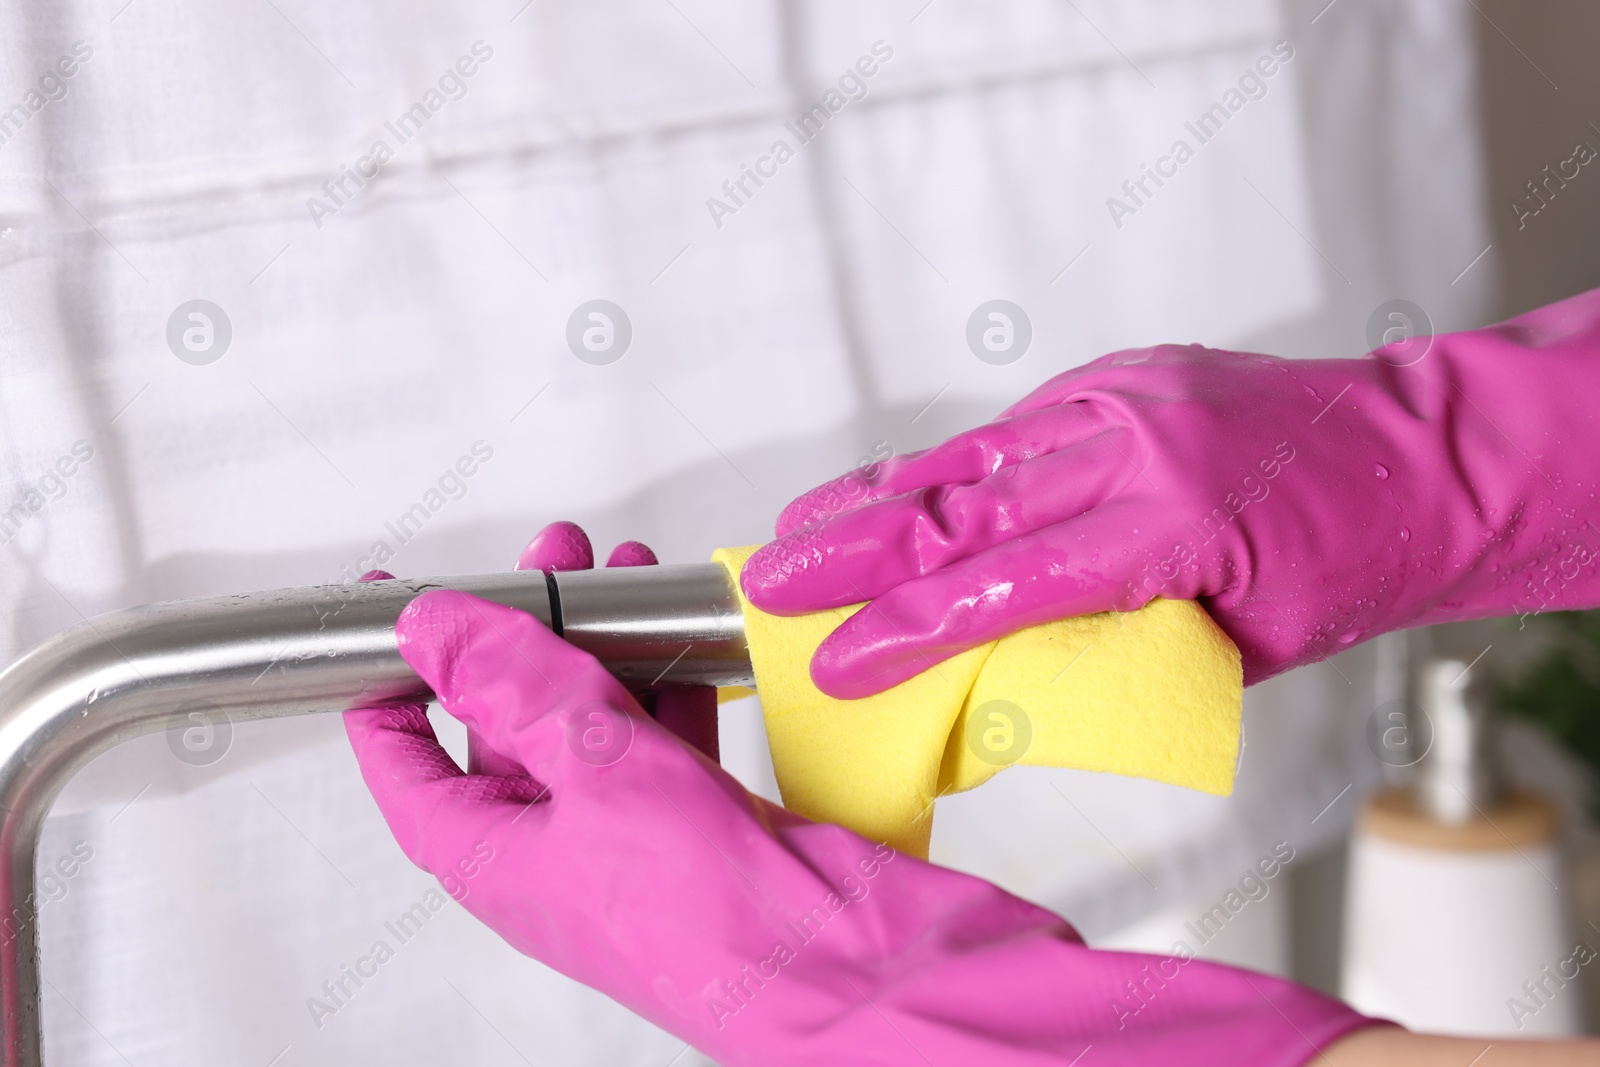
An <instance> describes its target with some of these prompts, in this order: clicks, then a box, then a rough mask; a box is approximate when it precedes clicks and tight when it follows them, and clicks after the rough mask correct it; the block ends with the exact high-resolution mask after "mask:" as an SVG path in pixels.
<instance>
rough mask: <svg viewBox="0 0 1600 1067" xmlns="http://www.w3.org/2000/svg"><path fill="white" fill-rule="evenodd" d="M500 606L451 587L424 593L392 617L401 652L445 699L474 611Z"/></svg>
mask: <svg viewBox="0 0 1600 1067" xmlns="http://www.w3.org/2000/svg"><path fill="white" fill-rule="evenodd" d="M499 607H500V605H497V604H490V603H489V602H488V601H486V600H479V598H477V597H474V596H471V595H469V594H467V593H462V592H458V591H456V590H454V589H436V590H433V591H432V592H428V593H423V594H422V595H421V596H419V597H417V598H416V599H415V600H413V601H412V602H411V603H409V604H407V605H406V607H405V610H404V611H402V612H401V613H400V617H399V618H398V619H396V620H395V624H394V633H395V640H396V642H397V643H398V644H399V646H400V655H401V657H402V658H404V659H405V661H406V662H407V663H408V664H410V665H411V669H412V670H414V671H416V672H417V674H419V675H421V676H422V680H423V681H424V682H427V683H428V685H429V687H431V688H432V689H433V691H434V692H435V693H437V694H438V695H439V697H440V698H441V699H445V698H446V696H447V694H449V693H453V692H454V691H455V683H454V678H455V668H456V665H457V663H458V662H459V661H460V658H461V654H462V652H463V651H465V649H466V647H467V642H468V638H469V636H470V630H471V622H472V618H473V617H474V613H475V612H478V611H481V610H483V609H484V608H499ZM501 610H502V611H504V610H509V609H505V608H501Z"/></svg>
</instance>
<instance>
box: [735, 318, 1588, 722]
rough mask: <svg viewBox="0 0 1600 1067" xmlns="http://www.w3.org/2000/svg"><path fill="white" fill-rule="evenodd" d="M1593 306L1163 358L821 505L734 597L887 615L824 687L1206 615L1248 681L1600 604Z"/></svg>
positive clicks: (858, 476) (848, 487) (1175, 350)
mask: <svg viewBox="0 0 1600 1067" xmlns="http://www.w3.org/2000/svg"><path fill="white" fill-rule="evenodd" d="M1597 390H1600V290H1597V291H1595V292H1590V293H1585V294H1583V295H1581V296H1577V297H1573V298H1571V299H1569V300H1566V301H1563V302H1561V303H1559V304H1554V305H1551V306H1550V307H1546V308H1543V309H1541V310H1539V311H1535V312H1532V313H1530V314H1527V315H1524V316H1522V317H1521V318H1518V319H1513V320H1511V321H1510V322H1507V323H1504V324H1502V325H1499V326H1495V327H1491V328H1489V329H1484V330H1477V331H1473V332H1470V333H1458V334H1451V335H1442V336H1438V337H1435V338H1433V339H1432V343H1431V346H1429V345H1428V344H1427V342H1425V341H1421V340H1413V341H1411V342H1409V343H1406V344H1401V345H1396V346H1392V347H1386V348H1382V349H1379V350H1378V351H1376V352H1374V353H1371V354H1370V355H1368V357H1367V358H1365V359H1359V360H1356V359H1330V360H1309V361H1300V360H1282V359H1275V358H1272V357H1269V356H1261V355H1251V354H1246V353H1235V352H1218V351H1214V350H1211V349H1206V348H1201V347H1199V346H1198V345H1194V346H1189V347H1180V346H1176V345H1163V346H1160V347H1157V348H1151V349H1137V350H1130V351H1125V352H1117V353H1113V354H1112V355H1109V356H1106V357H1104V358H1102V359H1099V360H1096V361H1095V362H1093V363H1090V364H1088V365H1087V366H1085V367H1082V368H1079V369H1077V370H1072V371H1068V372H1067V373H1065V374H1061V375H1058V376H1057V377H1055V378H1053V379H1051V380H1050V381H1049V382H1046V383H1045V384H1044V385H1043V386H1042V387H1040V388H1039V389H1037V390H1036V391H1035V392H1033V393H1032V394H1030V395H1029V396H1027V397H1026V398H1024V399H1023V400H1022V402H1021V403H1019V404H1016V405H1015V406H1013V407H1011V408H1010V409H1008V410H1007V411H1006V412H1005V413H1004V414H1003V415H1002V416H1001V417H1000V418H999V419H998V420H997V421H995V422H993V423H990V424H989V425H987V426H981V427H979V428H977V429H975V430H971V431H968V432H966V433H963V434H960V435H958V436H956V437H954V438H952V439H950V440H949V441H946V442H945V443H944V444H942V445H939V446H937V447H936V448H933V449H930V450H928V451H926V452H921V453H914V454H910V455H906V456H903V457H897V458H895V459H891V460H889V461H887V462H886V463H884V464H882V465H881V469H880V470H879V471H878V472H876V473H875V474H874V475H873V476H872V477H867V476H865V475H864V474H862V473H852V474H849V475H846V476H845V477H843V478H840V479H837V480H835V481H833V482H829V483H827V484H826V485H823V486H822V487H820V488H818V489H815V490H812V491H811V492H809V493H806V494H805V495H803V496H801V497H800V498H799V499H797V500H796V501H794V503H792V504H790V505H789V507H788V508H787V509H785V511H784V513H783V515H782V516H781V517H780V519H779V521H778V530H777V532H778V534H779V535H780V536H779V537H778V539H777V540H776V541H774V542H772V543H771V544H769V545H767V546H766V547H764V548H763V549H762V550H761V551H759V552H757V553H756V554H755V555H753V556H751V557H750V559H749V561H748V562H747V563H746V564H745V568H744V572H743V575H742V584H743V586H744V589H745V592H746V594H747V595H748V596H749V597H750V599H751V600H752V601H753V602H754V603H755V604H757V605H759V606H760V607H762V608H764V609H765V610H767V611H770V612H775V613H780V614H794V613H800V612H806V611H815V610H819V609H822V608H829V607H836V606H839V605H843V604H852V603H857V602H860V601H864V600H871V601H872V603H871V604H870V605H869V606H868V607H867V608H865V609H863V610H862V611H860V612H858V613H857V614H855V615H854V616H852V617H851V618H850V619H849V620H848V621H846V622H845V623H844V624H843V625H841V626H840V627H839V628H838V629H837V630H835V631H834V633H833V634H831V635H830V636H829V637H828V639H827V640H825V641H824V642H823V643H822V646H821V647H820V648H819V649H818V650H817V653H816V656H815V657H814V658H813V660H812V663H811V676H812V678H813V679H814V680H815V682H816V683H817V685H818V687H819V688H821V689H822V690H823V691H824V692H827V693H829V694H831V695H833V696H837V697H859V696H865V695H867V694H869V693H873V692H877V691H879V690H881V689H884V688H887V687H888V686H890V685H893V684H895V683H898V682H901V681H904V680H905V679H906V678H909V677H911V676H912V675H914V674H917V673H919V672H921V671H923V670H925V669H926V668H928V667H929V666H931V665H932V664H934V663H937V662H939V661H940V660H943V659H946V658H948V657H950V656H952V655H955V654H956V653H958V652H960V651H963V650H965V649H968V648H971V647H973V646H974V645H978V644H982V643H983V642H986V641H990V640H993V639H994V638H997V637H1001V636H1003V635H1005V634H1007V633H1010V632H1012V631H1014V630H1019V629H1022V628H1024V627H1027V626H1031V625H1035V624H1038V623H1041V622H1046V621H1049V620H1052V619H1058V618H1063V617H1066V616H1072V615H1083V614H1089V613H1091V612H1099V611H1107V610H1116V611H1126V610H1130V609H1133V608H1136V607H1139V606H1141V605H1143V604H1144V603H1146V602H1147V601H1149V600H1150V599H1151V598H1153V597H1156V596H1164V597H1170V598H1175V599H1198V600H1199V601H1200V602H1201V603H1202V604H1203V605H1204V606H1205V607H1206V609H1207V610H1208V611H1209V612H1210V613H1211V616H1212V617H1213V618H1214V619H1216V621H1217V622H1218V624H1219V625H1221V627H1222V628H1223V629H1224V630H1225V631H1227V633H1228V635H1229V636H1230V637H1231V638H1233V641H1234V643H1235V644H1237V645H1238V646H1239V650H1240V651H1241V652H1242V653H1243V656H1244V676H1245V682H1246V683H1247V684H1253V683H1255V682H1259V681H1261V680H1262V679H1264V678H1269V677H1271V676H1272V675H1274V674H1277V673H1279V672H1281V671H1284V670H1287V669H1289V668H1291V667H1295V666H1298V665H1300V664H1303V663H1310V662H1313V661H1315V660H1319V659H1323V658H1325V657H1327V656H1329V655H1332V654H1333V653H1335V652H1338V651H1341V650H1342V649H1343V648H1345V647H1347V646H1349V645H1351V644H1353V643H1355V642H1357V641H1361V640H1365V639H1366V638H1369V637H1374V636H1376V635H1378V634H1381V633H1384V632H1386V631H1389V630H1396V629H1401V628H1403V627H1408V626H1417V625H1422V624H1426V623H1437V622H1448V621H1453V620H1459V619H1468V618H1481V617H1485V616H1491V615H1500V614H1514V613H1519V612H1524V613H1525V612H1535V611H1543V610H1549V609H1555V608H1580V607H1591V606H1594V605H1596V604H1600V577H1597V573H1596V572H1597V568H1596V567H1595V566H1594V561H1595V558H1596V556H1597V555H1600V526H1597V524H1596V523H1597V508H1596V499H1595V486H1596V481H1597V474H1600V464H1597V461H1596V456H1597V455H1600V422H1597V419H1596V415H1595V413H1594V403H1593V397H1594V395H1595V394H1596V392H1597Z"/></svg>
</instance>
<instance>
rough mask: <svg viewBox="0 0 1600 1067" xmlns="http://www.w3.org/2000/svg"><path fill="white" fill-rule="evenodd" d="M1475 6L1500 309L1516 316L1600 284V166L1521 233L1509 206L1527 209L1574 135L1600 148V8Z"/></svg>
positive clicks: (1577, 0)
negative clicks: (1522, 203)
mask: <svg viewBox="0 0 1600 1067" xmlns="http://www.w3.org/2000/svg"><path fill="white" fill-rule="evenodd" d="M1477 6H1478V7H1479V8H1480V9H1481V11H1482V12H1483V16H1484V17H1482V18H1480V19H1479V20H1478V23H1479V35H1478V54H1479V57H1480V63H1481V70H1482V94H1483V95H1482V99H1481V101H1480V106H1481V108H1482V113H1483V121H1484V133H1485V150H1486V153H1487V155H1488V171H1489V181H1490V193H1491V197H1492V207H1493V219H1494V225H1495V253H1496V254H1497V255H1498V256H1499V264H1500V283H1501V294H1500V307H1499V309H1498V310H1499V311H1500V313H1501V314H1502V315H1514V314H1517V313H1518V312H1521V311H1526V310H1528V309H1530V308H1534V307H1537V306H1539V305H1541V304H1546V303H1549V302H1550V301H1552V300H1558V299H1560V298H1561V297H1564V296H1570V295H1571V294H1573V293H1577V292H1582V291H1583V290H1585V289H1592V288H1594V287H1596V286H1600V159H1597V160H1595V162H1593V163H1591V164H1589V165H1588V166H1585V167H1582V168H1581V170H1580V171H1579V174H1578V177H1577V178H1575V179H1573V180H1572V181H1569V182H1568V183H1567V185H1566V187H1565V188H1563V189H1559V190H1558V191H1557V192H1556V194H1555V196H1554V197H1553V198H1552V199H1551V201H1550V203H1549V206H1548V207H1546V208H1544V209H1543V210H1542V211H1541V212H1540V213H1539V214H1538V215H1536V216H1534V217H1532V218H1528V219H1526V220H1525V225H1524V226H1523V228H1522V229H1521V230H1520V231H1519V229H1518V227H1517V220H1516V218H1515V216H1514V214H1513V212H1512V210H1511V208H1510V206H1509V204H1510V201H1511V200H1512V198H1514V197H1519V196H1520V197H1522V198H1523V199H1525V200H1527V201H1528V202H1529V203H1530V204H1531V203H1532V201H1531V198H1528V196H1527V193H1526V189H1525V184H1526V183H1527V182H1528V181H1529V180H1530V179H1534V178H1542V177H1543V168H1544V167H1545V166H1546V165H1547V164H1548V165H1549V166H1550V167H1551V168H1552V170H1554V168H1555V166H1556V164H1557V163H1558V162H1559V161H1561V160H1565V159H1567V158H1568V157H1569V156H1571V154H1572V148H1573V144H1574V142H1576V141H1577V140H1579V139H1580V138H1581V139H1582V140H1584V141H1586V142H1587V143H1588V144H1589V146H1590V147H1591V148H1594V149H1595V150H1596V151H1600V130H1596V129H1595V128H1593V127H1590V126H1589V125H1588V122H1590V121H1593V122H1594V124H1595V126H1596V127H1600V4H1596V3H1594V0H1537V2H1529V0H1477ZM1491 23H1492V25H1491ZM1495 27H1498V30H1497V29H1496V28H1495ZM1536 68H1537V69H1536ZM1541 71H1542V73H1541ZM1552 82H1553V83H1554V85H1552Z"/></svg>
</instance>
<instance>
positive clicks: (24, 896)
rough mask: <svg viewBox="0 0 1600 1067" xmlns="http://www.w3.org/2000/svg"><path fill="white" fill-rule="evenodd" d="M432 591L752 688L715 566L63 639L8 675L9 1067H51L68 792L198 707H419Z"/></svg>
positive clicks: (536, 578) (214, 608) (82, 630)
mask: <svg viewBox="0 0 1600 1067" xmlns="http://www.w3.org/2000/svg"><path fill="white" fill-rule="evenodd" d="M440 588H450V589H459V590H462V591H464V592H469V593H475V594H477V595H478V596H481V597H484V598H486V599H488V600H493V601H496V602H498V603H501V604H506V605H509V606H511V607H516V608H521V609H523V610H524V611H527V612H530V613H531V614H533V615H535V616H537V617H538V618H540V619H541V620H543V621H544V622H546V623H548V624H550V625H551V626H552V628H554V629H556V630H557V631H558V632H560V633H562V634H563V635H564V636H566V637H567V638H568V639H569V640H570V641H572V642H573V643H574V644H576V645H578V646H579V647H581V648H584V649H587V650H588V651H590V652H592V653H593V654H594V655H595V656H597V657H598V658H599V659H600V660H601V662H603V663H605V665H606V666H607V667H608V668H609V669H610V670H611V671H612V672H613V673H615V674H616V675H617V676H618V677H619V678H622V679H623V680H624V681H626V682H628V683H630V684H631V685H634V686H636V687H644V686H649V685H653V684H661V685H669V684H704V685H749V684H751V682H752V672H751V667H750V657H749V652H748V650H747V648H746V646H745V640H744V618H743V615H742V614H741V612H740V608H739V603H738V599H737V597H736V596H735V594H734V591H733V589H732V588H731V585H730V583H729V581H728V578H727V575H726V573H725V572H724V571H723V569H722V568H721V567H720V566H718V565H716V564H703V565H690V566H664V567H631V568H617V569H614V570H595V571H572V572H568V573H565V574H559V575H555V576H553V577H551V578H549V579H547V578H546V576H545V575H543V574H541V573H539V572H537V571H533V572H527V571H524V572H513V573H508V574H493V575H478V576H473V577H461V578H424V579H414V580H399V579H396V580H391V581H382V582H367V583H362V584H359V585H338V586H318V587H313V588H305V589H284V590H277V591H274V592H266V593H251V594H248V595H244V596H227V597H213V598H209V599H204V600H187V601H178V602H174V603H169V604H154V605H150V606H148V607H140V608H130V609H128V610H126V611H118V612H114V613H112V614H109V615H103V616H101V617H99V618H97V619H92V620H90V621H88V622H85V623H83V624H81V625H79V626H76V627H73V628H72V629H70V630H67V631H65V632H63V633H61V634H58V635H56V636H55V637H53V638H51V639H50V640H48V641H46V642H44V643H43V644H41V645H39V646H38V647H37V648H34V649H33V650H31V651H30V652H28V653H27V654H26V655H24V656H23V657H22V658H21V659H19V660H18V661H17V662H16V663H14V664H13V665H12V666H11V667H10V668H8V669H7V670H6V671H4V672H3V673H0V860H3V865H0V898H3V899H4V900H5V902H6V904H7V911H6V913H5V915H4V916H3V917H0V1049H3V1053H4V1060H3V1061H0V1062H3V1065H4V1067H41V1064H42V1063H43V1059H42V1056H43V1052H42V1046H41V1034H40V1017H39V965H38V931H37V925H36V897H35V894H34V862H35V860H34V853H35V851H36V849H37V845H38V837H39V829H40V826H41V825H42V823H43V821H44V817H45V815H46V814H47V813H48V811H49V809H50V805H51V803H52V802H53V801H54V799H55V797H56V794H57V793H58V792H59V791H60V789H61V787H62V785H64V784H65V783H66V781H67V779H68V778H70V777H71V776H72V775H73V774H74V773H75V772H76V771H77V770H78V769H79V768H80V767H82V766H83V765H84V764H85V763H87V762H88V761H89V760H90V759H91V758H92V757H93V756H95V755H96V754H97V753H99V752H102V751H104V750H105V749H107V748H110V747H112V746H113V745H116V744H119V743H121V742H123V741H126V740H128V739H129V738H132V737H136V736H138V735H140V734H146V733H152V732H154V731H157V730H161V729H164V728H167V727H169V726H176V725H180V724H184V723H187V722H188V721H189V720H188V719H187V715H188V713H189V712H191V711H195V710H204V711H205V712H207V713H208V714H211V715H225V716H227V717H228V718H230V719H234V720H242V719H252V718H266V717H271V716H283V715H302V714H306V713H309V712H318V711H340V710H343V709H345V708H349V707H356V706H360V705H361V704H364V703H372V702H377V701H385V700H395V699H403V698H411V699H427V698H428V697H430V696H431V694H430V693H429V692H428V690H427V688H426V687H425V686H424V685H423V684H422V681H421V679H419V678H418V677H417V676H416V675H415V674H414V673H413V672H412V671H411V669H410V668H409V667H407V666H406V664H405V661H404V660H402V659H401V658H400V653H399V651H398V649H397V648H396V645H395V639H394V622H395V619H396V618H397V617H398V616H399V615H400V612H401V611H402V610H403V609H404V608H405V606H406V605H407V604H408V603H410V602H411V599H412V598H413V597H415V596H416V595H418V594H419V593H422V592H425V591H426V590H429V589H440Z"/></svg>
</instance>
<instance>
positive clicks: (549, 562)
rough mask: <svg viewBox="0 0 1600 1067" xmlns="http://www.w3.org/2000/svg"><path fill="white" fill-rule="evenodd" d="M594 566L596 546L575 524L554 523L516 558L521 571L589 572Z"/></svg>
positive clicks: (536, 535) (537, 534)
mask: <svg viewBox="0 0 1600 1067" xmlns="http://www.w3.org/2000/svg"><path fill="white" fill-rule="evenodd" d="M593 566H594V546H593V545H591V544H590V543H589V535H588V534H586V533H584V532H583V527H581V526H579V525H578V524H577V523H575V522H565V521H562V522H552V523H551V524H550V525H548V526H546V527H545V528H544V529H542V530H540V531H539V532H538V533H536V534H534V535H533V540H531V541H529V542H528V544H527V547H525V548H524V549H523V550H522V552H521V554H520V555H518V556H517V566H516V569H517V570H519V571H534V570H537V571H544V572H546V573H549V572H550V571H586V570H588V569H589V568H591V567H593Z"/></svg>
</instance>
